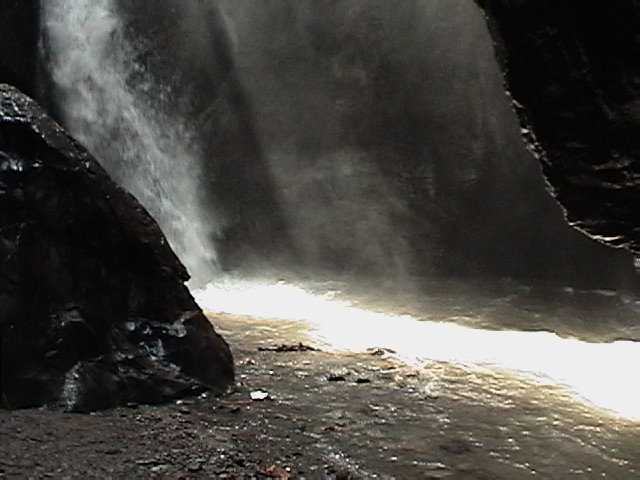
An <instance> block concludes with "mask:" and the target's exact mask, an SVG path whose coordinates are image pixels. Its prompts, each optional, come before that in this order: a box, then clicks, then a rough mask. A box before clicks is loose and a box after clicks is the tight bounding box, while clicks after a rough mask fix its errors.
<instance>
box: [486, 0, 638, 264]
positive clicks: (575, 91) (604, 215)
mask: <svg viewBox="0 0 640 480" xmlns="http://www.w3.org/2000/svg"><path fill="white" fill-rule="evenodd" d="M478 3H479V4H480V6H481V7H482V8H483V9H484V11H485V13H486V16H487V20H488V24H489V27H490V30H491V31H492V34H493V37H494V40H495V42H496V45H497V52H498V57H499V59H500V60H501V64H502V68H503V72H504V73H505V77H506V81H507V86H508V89H509V91H510V92H511V95H512V97H513V99H514V104H515V105H516V107H517V111H518V114H519V116H520V119H521V121H522V124H523V129H524V132H525V134H527V138H528V142H529V144H530V146H531V147H532V150H533V151H534V152H535V153H536V154H537V156H538V158H539V159H540V160H541V162H542V166H543V170H544V174H545V176H546V178H547V180H548V181H549V183H550V185H551V187H552V188H553V192H554V194H555V196H556V198H557V199H558V201H559V202H560V203H561V204H562V205H563V206H564V208H565V209H566V216H567V219H568V220H569V222H570V223H571V224H572V225H574V226H575V227H577V228H579V229H580V230H582V231H584V232H586V233H588V234H589V235H591V236H592V237H594V238H596V239H599V240H601V241H603V242H606V243H608V244H610V245H613V246H616V247H625V248H627V249H629V250H631V251H632V252H634V254H635V255H636V258H638V257H640V61H639V59H640V1H638V0H608V1H606V2H603V1H600V0H565V1H561V2H560V1H545V2H540V1H536V0H518V1H515V0H478Z"/></svg>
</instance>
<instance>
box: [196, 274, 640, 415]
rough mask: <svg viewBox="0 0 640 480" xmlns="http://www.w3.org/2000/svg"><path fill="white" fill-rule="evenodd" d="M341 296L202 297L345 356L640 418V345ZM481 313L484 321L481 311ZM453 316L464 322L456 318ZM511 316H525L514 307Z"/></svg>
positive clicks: (299, 291) (265, 291) (242, 285)
mask: <svg viewBox="0 0 640 480" xmlns="http://www.w3.org/2000/svg"><path fill="white" fill-rule="evenodd" d="M338 293H339V292H336V291H334V292H332V293H329V294H325V295H317V294H314V293H312V292H311V291H309V290H305V289H303V288H300V287H298V286H293V285H287V284H285V283H284V282H280V283H276V284H261V283H246V282H234V281H229V282H226V283H218V284H211V285H209V286H208V287H207V288H206V289H204V290H200V291H198V292H196V299H197V300H198V302H199V303H200V305H201V306H202V307H203V308H205V309H209V310H212V311H217V312H224V313H230V314H235V315H247V316H253V317H259V318H271V319H294V320H300V321H303V322H305V323H306V324H308V325H309V327H310V328H311V331H312V335H313V336H314V337H315V338H316V339H317V340H319V341H320V342H322V343H324V344H326V345H328V346H329V347H330V348H335V349H338V350H346V351H364V350H366V349H367V348H376V347H378V348H387V349H390V350H393V351H394V352H396V355H397V357H399V358H400V359H402V360H404V361H405V362H407V363H410V364H414V365H418V364H428V363H431V362H447V363H451V364H453V365H463V366H467V367H469V366H471V367H473V366H475V367H482V368H487V367H488V368H490V369H494V370H496V369H497V370H508V371H512V372H516V373H518V374H521V375H524V376H525V377H527V378H531V379H534V380H535V381H537V382H539V383H541V384H547V385H549V384H551V385H560V386H563V387H566V388H567V389H568V390H569V391H570V392H571V393H572V394H574V395H575V396H576V397H577V398H579V399H581V400H583V401H585V400H586V401H587V402H588V403H590V404H592V405H595V406H597V407H600V408H603V409H606V410H609V411H611V412H614V413H615V414H617V415H619V416H620V417H622V418H627V419H637V420H640V402H638V398H640V380H639V379H638V378H637V376H633V375H629V374H628V369H629V368H633V369H635V368H636V366H637V365H640V343H638V342H633V341H615V342H609V343H591V342H586V341H582V340H577V339H570V338H561V337H559V336H558V335H556V334H554V333H549V332H540V331H539V332H533V331H530V332H525V331H514V330H502V329H501V330H496V329H495V327H496V326H494V328H493V329H485V328H483V329H479V328H470V327H468V326H463V325H459V324H456V323H450V322H443V321H433V320H430V312H429V311H420V312H418V311H412V312H411V315H409V314H406V315H394V314H388V313H380V312H374V311H369V310H365V309H362V308H357V307H355V306H353V305H352V304H351V303H350V302H347V301H344V300H338V299H336V298H335V296H336V295H337V294H338ZM605 293H606V292H605ZM602 294H603V293H597V292H595V293H594V295H602ZM465 301H466V300H464V299H463V298H458V302H465ZM409 308H411V307H409ZM473 308H474V309H475V310H476V311H478V312H479V313H480V316H481V315H482V311H481V309H480V308H479V307H477V306H476V307H473ZM449 313H450V317H451V320H456V318H455V316H456V315H455V312H454V311H451V312H449ZM507 314H511V315H514V316H517V315H518V314H519V312H518V309H516V308H511V309H510V310H509V312H508V313H507ZM632 315H633V313H632Z"/></svg>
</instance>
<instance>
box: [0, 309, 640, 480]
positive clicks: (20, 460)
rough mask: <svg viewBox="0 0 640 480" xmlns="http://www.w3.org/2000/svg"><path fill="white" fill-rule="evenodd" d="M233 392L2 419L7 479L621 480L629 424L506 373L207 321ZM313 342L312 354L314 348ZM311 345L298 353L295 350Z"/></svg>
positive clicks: (634, 437)
mask: <svg viewBox="0 0 640 480" xmlns="http://www.w3.org/2000/svg"><path fill="white" fill-rule="evenodd" d="M216 325H217V326H218V328H219V330H220V331H221V333H223V334H224V335H225V338H227V339H228V340H229V343H230V344H231V345H232V349H233V353H234V355H235V358H236V362H237V378H238V384H237V387H236V389H235V390H234V391H233V392H232V393H231V394H230V395H229V396H227V397H224V398H222V399H216V398H209V397H206V396H204V397H199V398H194V399H186V400H182V401H178V402H177V403H173V404H169V405H165V406H143V405H135V404H132V405H130V406H129V407H127V408H117V409H112V410H106V411H101V412H96V413H92V414H63V413H52V412H44V411H2V412H0V435H1V436H2V439H3V442H2V448H0V476H2V477H5V478H122V479H125V478H126V479H131V478H171V479H174V478H175V479H178V478H184V479H187V478H406V479H414V478H425V479H429V478H449V479H489V478H490V479H500V478H503V479H511V478H545V479H556V478H557V479H567V478H581V479H584V478H614V479H617V478H633V477H634V475H637V474H638V473H639V472H640V454H639V453H638V451H637V448H636V447H637V445H638V442H640V425H639V424H638V422H633V421H628V420H621V419H619V418H615V417H613V416H612V415H609V414H608V413H606V412H603V411H600V410H597V409H595V408H592V407H589V406H587V405H584V404H581V403H579V402H577V401H576V400H574V399H573V398H571V397H570V396H569V395H568V394H567V393H566V392H563V391H562V390H561V389H560V388H559V387H549V386H543V385H538V384H535V383H532V382H530V381H526V380H523V379H520V378H517V377H515V376H513V375H510V374H508V373H506V372H499V371H489V370H480V369H471V368H468V367H463V366H460V365H451V364H445V363H433V364H430V365H425V366H423V367H420V368H416V367H408V366H406V365H404V364H402V363H400V362H399V361H397V360H394V359H393V358H391V357H390V356H389V355H390V352H387V351H386V350H384V349H380V348H375V346H372V348H371V349H370V350H368V351H366V352H361V353H337V352H331V351H326V350H314V349H312V348H313V347H314V345H313V343H312V340H311V339H310V337H309V336H308V335H307V332H305V328H304V326H303V325H302V324H300V323H297V322H292V321H279V320H258V319H250V318H246V317H235V316H228V315H226V316H224V315H222V316H219V315H217V316H216ZM318 346H319V345H315V347H318ZM306 347H312V348H306Z"/></svg>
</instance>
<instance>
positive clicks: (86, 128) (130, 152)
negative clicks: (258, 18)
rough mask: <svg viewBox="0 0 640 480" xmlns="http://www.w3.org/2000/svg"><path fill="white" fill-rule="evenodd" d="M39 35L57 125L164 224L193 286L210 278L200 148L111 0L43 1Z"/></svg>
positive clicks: (210, 229) (211, 222) (209, 217)
mask: <svg viewBox="0 0 640 480" xmlns="http://www.w3.org/2000/svg"><path fill="white" fill-rule="evenodd" d="M42 18H43V29H42V30H43V41H44V46H45V53H46V56H47V61H48V67H49V70H50V74H51V78H52V81H53V84H54V88H55V94H56V100H57V104H58V105H59V106H60V112H59V113H60V116H61V117H62V122H63V123H64V124H65V126H66V127H67V128H68V129H69V130H70V131H71V133H72V134H73V135H74V136H75V137H76V138H78V139H79V140H80V141H81V142H82V143H84V145H85V146H86V147H87V148H88V149H89V150H90V151H91V152H92V153H93V154H94V155H95V156H96V157H97V159H98V160H99V161H100V163H101V164H102V166H103V167H104V168H105V169H106V170H107V171H108V173H109V174H110V175H111V176H112V177H113V178H114V179H115V180H116V181H117V182H118V183H120V185H122V186H123V187H125V188H126V189H128V190H129V191H130V192H132V193H133V194H134V195H135V196H136V197H137V198H138V200H139V201H140V202H141V203H142V204H143V205H144V206H145V208H147V209H148V210H149V212H150V213H151V214H152V215H153V216H154V218H155V219H156V220H157V221H158V223H159V224H160V226H161V228H162V230H163V232H164V233H165V235H166V237H167V239H168V240H169V243H170V244H171V246H172V247H173V249H174V251H175V252H176V253H177V255H178V256H179V257H180V259H181V260H182V262H183V263H184V264H185V265H186V267H187V269H188V270H189V272H190V274H191V275H192V277H193V279H194V281H195V282H199V281H202V280H205V279H209V278H211V274H212V272H213V271H214V270H215V268H216V264H217V259H216V254H215V251H214V249H213V245H212V243H211V238H212V236H214V235H216V234H217V228H216V222H215V219H214V215H213V214H212V213H207V211H206V210H205V209H204V207H203V205H204V199H203V198H202V197H203V193H202V192H203V188H202V186H201V178H202V172H201V169H200V161H201V157H202V152H201V151H200V150H199V147H198V145H197V143H196V141H195V138H194V136H195V134H196V132H195V131H194V129H192V128H190V127H189V125H188V123H187V121H186V120H185V119H182V118H177V115H171V114H170V113H168V112H167V110H168V109H167V108H164V107H165V106H166V105H167V102H168V100H169V99H170V97H171V95H172V94H173V92H172V89H171V88H170V87H169V86H162V85H158V84H157V82H156V81H155V80H154V79H153V78H151V76H150V75H149V73H148V72H146V71H145V68H144V66H143V65H142V63H141V62H140V61H139V60H137V59H136V56H137V55H138V54H139V52H138V51H137V50H136V45H134V44H133V42H131V41H129V40H128V39H127V38H126V36H125V31H124V25H123V22H122V20H121V19H120V18H119V15H118V11H117V7H116V5H115V2H114V1H113V0H46V1H44V2H43V6H42Z"/></svg>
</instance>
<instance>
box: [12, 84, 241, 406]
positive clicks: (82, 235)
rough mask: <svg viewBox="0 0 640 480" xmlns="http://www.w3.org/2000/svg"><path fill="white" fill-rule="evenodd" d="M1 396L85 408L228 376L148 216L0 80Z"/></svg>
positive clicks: (194, 387)
mask: <svg viewBox="0 0 640 480" xmlns="http://www.w3.org/2000/svg"><path fill="white" fill-rule="evenodd" d="M0 265H1V267H0V332H1V339H0V341H1V345H0V346H1V350H2V358H1V360H2V366H1V369H2V371H1V373H2V378H1V387H2V392H1V405H2V407H4V408H22V407H32V406H41V405H44V406H47V407H50V408H62V409H66V410H75V411H86V410H92V409H98V408H107V407H111V406H115V405H120V404H124V403H127V402H149V403H154V402H161V401H164V400H168V399H172V398H176V397H180V396H184V395H187V394H193V393H198V392H202V391H205V390H213V391H214V392H217V393H221V392H223V391H225V389H226V388H227V387H228V386H229V385H230V384H231V383H232V382H233V379H234V372H233V362H232V357H231V354H230V351H229V348H228V346H227V344H226V343H225V341H224V340H223V339H222V338H221V337H220V336H219V335H218V334H217V333H216V332H215V330H214V328H213V327H212V325H211V324H210V322H209V321H208V320H207V318H206V317H205V316H204V315H203V313H202V311H201V310H200V308H199V307H198V305H197V304H196V303H195V301H194V300H193V298H192V297H191V295H190V293H189V291H188V289H187V288H186V287H185V285H184V282H185V281H186V280H187V279H188V274H187V272H186V270H185V268H184V267H183V266H182V264H181V263H180V261H179V260H178V259H177V257H176V256H175V255H174V253H173V252H172V250H171V248H170V247H169V246H168V244H167V242H166V240H165V238H164V236H163V234H162V232H161V231H160V229H159V227H158V225H157V224H156V222H155V221H154V220H153V219H152V218H151V216H150V215H149V214H148V213H147V211H146V210H145V209H143V208H142V207H141V206H140V204H139V203H138V202H137V201H136V200H135V198H134V197H133V196H132V195H130V194H129V193H127V192H125V191H124V190H123V189H121V188H120V187H118V186H117V185H116V184H115V183H114V182H113V181H112V180H111V179H110V178H109V177H108V175H107V174H106V173H105V171H104V170H103V169H102V168H101V167H100V166H99V165H98V163H97V162H96V161H95V160H94V159H93V158H92V157H91V155H89V154H88V153H87V151H86V150H85V149H84V148H83V147H82V146H80V145H79V144H78V143H77V142H75V141H74V140H73V139H72V138H70V137H69V135H67V134H66V133H65V132H64V131H63V130H62V128H61V127H59V126H58V125H57V124H56V123H55V122H54V121H52V120H51V119H49V118H48V117H47V116H46V115H45V114H44V113H43V111H42V110H41V109H40V108H39V107H38V106H37V104H36V103H35V102H33V101H32V100H31V99H29V98H28V97H26V96H25V95H23V94H22V93H20V92H19V91H18V90H16V89H15V88H13V87H10V86H7V85H0Z"/></svg>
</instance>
